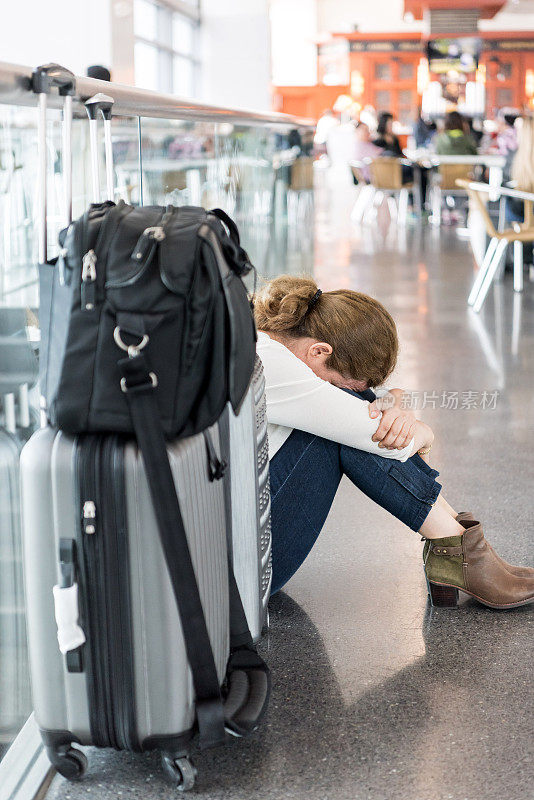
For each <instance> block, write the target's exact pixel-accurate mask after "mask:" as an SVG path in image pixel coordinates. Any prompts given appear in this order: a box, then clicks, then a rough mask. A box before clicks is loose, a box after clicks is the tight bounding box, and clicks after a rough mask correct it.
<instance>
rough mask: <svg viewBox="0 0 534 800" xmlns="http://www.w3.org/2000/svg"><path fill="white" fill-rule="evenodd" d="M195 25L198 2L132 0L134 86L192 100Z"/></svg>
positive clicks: (195, 77) (196, 66) (195, 72)
mask: <svg viewBox="0 0 534 800" xmlns="http://www.w3.org/2000/svg"><path fill="white" fill-rule="evenodd" d="M199 24H200V11H199V0H157V1H156V0H134V33H135V52H134V59H135V83H136V85H137V86H141V87H142V88H143V89H155V90H157V91H160V92H170V93H171V94H178V95H180V96H182V97H192V96H193V95H194V94H195V91H196V89H197V82H198V71H199V67H200V62H199V57H198V50H199V47H198V30H199Z"/></svg>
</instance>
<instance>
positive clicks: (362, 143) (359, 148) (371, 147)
mask: <svg viewBox="0 0 534 800" xmlns="http://www.w3.org/2000/svg"><path fill="white" fill-rule="evenodd" d="M381 153H382V148H381V147H378V146H377V145H376V144H374V142H372V141H371V132H370V131H369V126H368V125H366V124H365V122H358V123H356V138H355V142H354V160H355V161H363V160H364V159H366V158H378V156H379V155H380V154H381ZM361 172H362V175H363V176H364V178H365V180H366V181H368V182H370V180H371V174H370V172H369V167H368V165H367V164H365V165H364V166H363V167H362V169H361Z"/></svg>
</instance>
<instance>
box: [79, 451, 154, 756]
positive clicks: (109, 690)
mask: <svg viewBox="0 0 534 800" xmlns="http://www.w3.org/2000/svg"><path fill="white" fill-rule="evenodd" d="M88 438H89V437H88ZM78 442H79V445H78V451H77V452H78V479H79V487H80V504H81V505H80V507H81V509H82V514H81V520H82V522H81V526H80V531H81V545H82V549H83V561H84V567H85V569H84V582H83V583H84V586H83V594H84V596H85V609H86V613H85V615H84V616H85V620H86V631H87V632H88V634H89V635H88V637H87V638H88V643H89V650H90V653H89V659H88V661H89V662H90V668H89V669H88V671H87V672H88V675H87V687H88V702H89V715H90V725H91V737H92V740H93V743H94V744H96V745H98V746H100V747H114V748H116V749H119V750H120V749H127V750H139V749H140V746H139V743H138V740H137V733H136V725H135V703H134V699H135V685H134V675H133V643H132V639H133V637H132V632H131V599H130V586H129V569H128V539H127V527H126V510H125V505H124V498H125V487H124V477H123V474H124V473H123V471H124V445H123V443H122V442H121V441H120V440H119V438H118V437H117V436H106V437H91V439H90V440H89V441H88V440H87V439H85V438H84V439H82V438H80V439H79V440H78Z"/></svg>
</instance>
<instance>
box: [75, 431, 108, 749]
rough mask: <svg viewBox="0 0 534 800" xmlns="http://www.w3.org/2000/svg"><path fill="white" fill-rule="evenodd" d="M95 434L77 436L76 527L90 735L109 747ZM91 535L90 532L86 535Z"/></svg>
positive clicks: (103, 588) (100, 744)
mask: <svg viewBox="0 0 534 800" xmlns="http://www.w3.org/2000/svg"><path fill="white" fill-rule="evenodd" d="M98 444H99V443H98V438H97V437H96V436H87V437H79V438H78V440H77V448H76V462H77V463H76V473H77V476H78V487H79V502H80V507H81V509H82V514H81V517H80V519H81V524H80V528H79V544H80V552H81V553H82V559H81V560H82V565H81V569H80V575H81V577H82V586H81V587H80V588H81V601H82V603H81V605H82V610H83V618H84V626H83V627H84V629H85V632H86V636H87V644H86V645H85V646H86V647H87V648H88V650H89V657H88V658H86V659H85V664H86V673H87V695H88V698H87V699H88V705H89V721H90V727H91V738H92V740H93V743H94V744H95V745H98V746H99V747H110V746H112V742H111V740H110V736H109V730H110V719H109V711H110V710H111V697H110V694H109V690H108V682H107V680H106V665H107V650H108V647H107V641H106V640H107V628H106V625H105V620H104V619H103V613H102V610H103V605H104V603H103V599H104V597H105V594H104V590H105V584H104V581H103V572H102V569H101V564H102V561H103V553H102V538H103V537H102V536H101V535H94V534H95V533H96V524H95V523H96V509H97V503H96V494H97V484H98V480H97V452H98ZM89 509H91V510H92V509H94V513H95V516H94V517H93V520H94V523H93V526H92V527H93V530H92V531H89V530H87V532H86V524H87V520H88V519H90V517H87V516H86V511H87V510H89ZM88 534H92V535H88Z"/></svg>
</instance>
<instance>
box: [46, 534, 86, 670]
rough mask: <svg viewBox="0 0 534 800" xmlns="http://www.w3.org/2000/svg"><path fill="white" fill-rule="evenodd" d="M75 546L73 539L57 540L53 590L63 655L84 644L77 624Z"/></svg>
mask: <svg viewBox="0 0 534 800" xmlns="http://www.w3.org/2000/svg"><path fill="white" fill-rule="evenodd" d="M75 552H76V544H75V542H74V540H73V539H60V540H59V571H60V583H59V584H56V585H55V586H54V588H53V590H52V591H53V593H54V608H55V616H56V623H57V640H58V643H59V649H60V650H61V652H62V653H63V655H65V653H68V652H69V651H70V650H76V648H77V647H80V645H82V644H84V642H85V634H84V632H83V630H82V629H81V628H80V626H79V624H78V619H79V616H80V614H79V609H78V584H77V583H76V581H75V580H74V577H75V560H76V559H75Z"/></svg>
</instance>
